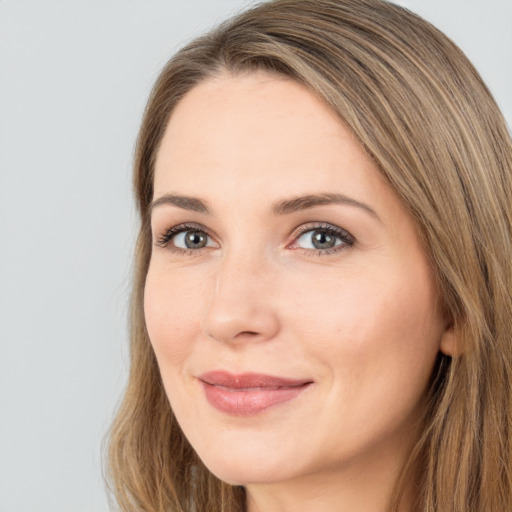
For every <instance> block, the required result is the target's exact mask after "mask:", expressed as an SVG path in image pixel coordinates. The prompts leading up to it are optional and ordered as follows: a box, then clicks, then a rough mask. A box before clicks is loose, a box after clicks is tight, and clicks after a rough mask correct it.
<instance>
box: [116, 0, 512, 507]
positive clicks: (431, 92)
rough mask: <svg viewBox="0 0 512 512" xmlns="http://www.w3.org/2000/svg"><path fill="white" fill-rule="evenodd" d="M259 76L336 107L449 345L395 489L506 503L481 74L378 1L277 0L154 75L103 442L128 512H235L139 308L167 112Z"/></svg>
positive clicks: (507, 227) (511, 349) (500, 301)
mask: <svg viewBox="0 0 512 512" xmlns="http://www.w3.org/2000/svg"><path fill="white" fill-rule="evenodd" d="M253 70H265V71H267V72H269V73H272V74H275V75H277V76H283V77H287V78H288V79H292V80H295V81H297V82H300V83H301V84H303V85H305V86H306V87H307V88H308V89H309V90H310V91H312V92H313V93H314V94H315V95H317V96H318V97H320V98H321V99H322V100H323V101H324V102H325V103H327V104H328V105H329V106H330V108H331V109H332V110H333V111H334V112H335V113H337V114H338V115H339V117H340V119H342V120H343V121H344V122H345V123H346V124H347V125H348V126H349V127H350V128H351V130H352V131H353V132H354V134H355V135H356V136H357V138H358V139H359V141H360V143H361V144H362V145H363V147H364V148H365V150H366V152H367V153H368V154H369V155H370V156H371V158H372V159H373V160H374V161H375V163H376V165H377V166H378V168H379V170H380V172H381V173H382V175H383V176H384V177H385V179H386V180H387V182H388V184H389V186H390V187H391V188H392V189H393V190H394V191H395V192H396V193H397V194H398V196H399V197H400V198H401V200H402V202H403V204H404V206H405V207H406V208H407V209H408V210H409V211H410V213H411V214H412V215H413V217H414V219H415V221H416V223H417V226H418V230H419V232H420V234H421V237H422V242H423V245H424V248H425V252H426V254H427V256H428V258H429V260H430V262H431V265H432V267H433V269H434V273H435V276H436V279H437V284H438V287H439V290H440V295H441V298H442V302H443V307H444V310H445V312H446V314H447V315H449V318H450V319H451V322H452V325H453V329H455V332H456V333H457V339H458V354H457V355H456V356H454V357H453V358H449V357H447V356H439V360H438V364H437V366H436V370H435V372H434V375H433V378H432V386H431V389H430V391H429V400H428V407H427V410H426V411H425V418H424V427H423V431H422V434H421V436H420V437H419V439H418V440H417V443H416V446H415V447H414V449H413V450H412V452H411V454H410V457H409V460H408V462H407V464H406V466H405V467H404V469H403V471H402V476H401V478H400V479H399V481H398V482H397V486H396V490H395V493H394V495H393V499H392V503H390V507H389V508H390V510H397V509H398V506H399V502H400V497H401V493H402V489H403V488H404V484H405V482H406V481H407V482H409V483H410V482H411V481H414V482H415V493H416V495H415V500H416V501H415V508H414V510H415V511H423V512H437V511H443V512H468V511H471V512H484V511H490V510H492V511H493V512H505V511H506V510H510V506H511V503H512V445H511V442H512V403H511V402H512V400H511V396H512V394H511V389H512V388H511V386H512V296H511V290H512V268H511V265H512V219H511V217H512V206H511V205H512V142H511V138H510V134H509V132H508V129H507V126H506V123H505V121H504V119H503V116H502V115H501V113H500V111H499V109H498V107H497V106H496V103H495V101H494V100H493V98H492V96H491V94H490V93H489V91H488V89H487V87H486V86H485V84H484V83H483V81H482V80H481V78H480V76H479V75H478V73H477V72H476V70H475V69H474V67H473V66H472V65H471V63H470V62H469V61H468V59H467V58H466V57H465V56H464V54H463V53H462V52H461V51H460V49H458V48H457V47H456V45H455V44H454V43H453V42H451V41H450V40H449V39H448V38H447V37H446V36H445V35H443V34H442V33H441V32H439V31H438V30H437V29H435V28H434V27H432V26H431V25H430V24H429V23H427V22H426V21H424V20H423V19H421V18H420V17H418V16H416V15H415V14H413V13H411V12H409V11H408V10H406V9H404V8H401V7H398V6H396V5H393V4H391V3H387V2H384V1H382V0H275V1H270V2H266V3H263V4H260V5H257V6H255V7H253V8H252V9H250V10H247V11H245V12H243V13H242V14H240V15H238V16H236V17H234V18H232V19H230V20H228V21H227V22H225V23H224V24H222V25H220V26H219V27H217V28H215V29H214V30H213V31H211V32H209V33H208V34H206V35H204V36H202V37H200V38H198V39H196V40H194V41H193V42H191V43H190V44H188V45H187V46H186V47H184V48H183V49H181V50H180V51H179V52H178V53H177V54H176V55H174V56H173V57H172V58H171V60H170V61H169V62H168V64H167V65H166V66H165V68H164V69H163V71H162V72H161V74H160V76H159V78H158V80H157V81H156V84H155V86H154V88H153V90H152V93H151V95H150V98H149V101H148V104H147V107H146V110H145V114H144V117H143V120H142V125H141V128H140V133H139V137H138V142H137V149H136V155H135V163H134V188H135V195H136V200H137V205H138V210H139V213H140V222H141V224H140V233H139V237H138V241H137V246H136V252H135V269H134V284H133V295H132V302H131V345H130V351H131V352H130V354H131V367H130V373H129V380H128V384H127V388H126V391H125V394H124V398H123V401H122V403H121V405H120V407H119V410H118V412H117V416H116V418H115V421H114V423H113V425H112V428H111V431H110V437H109V447H108V464H109V483H110V488H111V490H112V493H113V495H114V497H115V500H116V501H117V503H118V504H119V507H120V509H121V510H122V511H124V512H136V511H137V512H140V511H144V512H185V511H186V512H202V511H208V512H242V511H243V510H245V507H246V504H245V493H244V489H243V488H242V487H232V486H230V485H228V484H225V483H223V482H221V481H220V480H218V479H217V478H216V477H215V476H213V475H212V474H211V473H210V472H209V471H208V469H207V468H206V467H205V466H204V465H203V464H202V463H201V461H200V460H199V458H198V457H197V455H196V454H195V452H194V450H193V448H192V447H191V446H190V444H189V443H188V441H187V439H186V438H185V436H184V435H183V433H182V432H181V430H180V428H179V426H178V424H177V422H176V419H175V418H174V415H173V412H172V410H171V408H170V405H169V402H168V400H167V397H166V395H165V391H164V388H163V385H162V381H161V378H160V374H159V370H158V366H157V363H156V359H155V356H154V353H153V350H152V347H151V344H150V341H149V338H148V334H147V331H146V327H145V321H144V314H143V293H144V284H145V277H146V273H147V270H148V264H149V260H150V255H151V235H150V230H149V216H148V206H149V204H150V202H151V200H152V196H153V167H154V162H155V156H156V154H157V151H158V148H159V144H160V141H161V139H162V136H163V133H164V130H165V128H166V126H167V123H168V121H169V117H170V115H171V114H172V111H173V109H174V107H175V106H176V104H177V103H178V102H179V101H180V99H181V98H183V96H184V95H185V94H187V92H188V91H190V90H191V89H192V88H193V87H195V86H196V85H197V84H198V83H200V82H203V81H205V80H208V78H210V77H213V76H216V75H218V74H220V73H223V72H226V71H227V72H230V73H232V74H235V75H236V74H237V73H245V72H250V71H253Z"/></svg>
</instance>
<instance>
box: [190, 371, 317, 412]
mask: <svg viewBox="0 0 512 512" xmlns="http://www.w3.org/2000/svg"><path fill="white" fill-rule="evenodd" d="M199 381H200V382H201V384H202V386H203V389H204V392H205V395H206V399H207V400H208V402H209V403H210V405H212V406H213V407H214V408H216V409H217V410H219V411H221V412H223V413H226V414H230V415H234V416H252V415H255V414H258V413H260V412H262V411H264V410H266V409H268V408H270V407H274V406H277V405H279V404H283V403H285V402H288V401H290V400H293V399H294V398H296V397H298V396H299V395H300V394H302V393H303V392H304V391H305V390H306V389H307V388H309V387H310V385H311V384H313V381H312V380H311V379H288V378H283V377H276V376H273V375H264V374H258V373H243V374H238V375H235V374H231V373H229V372H225V371H221V370H217V371H212V372H207V373H205V374H203V375H201V376H200V377H199Z"/></svg>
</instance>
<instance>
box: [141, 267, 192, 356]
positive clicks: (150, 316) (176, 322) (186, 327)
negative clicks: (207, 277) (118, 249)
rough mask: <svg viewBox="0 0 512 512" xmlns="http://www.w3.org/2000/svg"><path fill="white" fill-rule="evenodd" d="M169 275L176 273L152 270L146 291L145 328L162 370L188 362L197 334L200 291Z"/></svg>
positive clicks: (149, 273) (147, 279) (148, 277)
mask: <svg viewBox="0 0 512 512" xmlns="http://www.w3.org/2000/svg"><path fill="white" fill-rule="evenodd" d="M175 273H176V272H174V274H175ZM168 274H170V275H171V276H172V274H173V273H162V272H158V271H156V270H154V269H152V268H151V267H150V269H149V272H148V275H147V278H146V285H145V289H144V316H145V319H146V326H147V330H148V334H149V338H150V340H151V344H152V346H153V349H154V351H155V354H156V357H157V360H158V363H159V365H160V366H163V365H169V364H171V365H179V364H180V363H182V362H183V361H185V360H186V358H187V356H188V355H189V354H190V352H191V351H192V348H193V342H192V341H193V340H194V339H195V337H197V330H198V318H199V301H198V294H197V291H196V292H194V291H193V290H192V289H190V287H187V286H186V285H184V284H183V283H182V281H181V280H178V279H174V278H172V277H168ZM178 274H179V272H178ZM162 276H163V277H162Z"/></svg>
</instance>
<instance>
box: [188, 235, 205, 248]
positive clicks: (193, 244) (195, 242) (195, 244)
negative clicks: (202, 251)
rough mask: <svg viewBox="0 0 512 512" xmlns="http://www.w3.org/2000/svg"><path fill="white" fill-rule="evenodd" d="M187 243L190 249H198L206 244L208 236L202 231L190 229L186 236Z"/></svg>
mask: <svg viewBox="0 0 512 512" xmlns="http://www.w3.org/2000/svg"><path fill="white" fill-rule="evenodd" d="M185 245H186V246H187V247H188V248H189V249H198V248H201V247H204V246H205V245H206V237H205V236H204V233H201V232H200V231H190V232H188V233H187V236H186V237H185Z"/></svg>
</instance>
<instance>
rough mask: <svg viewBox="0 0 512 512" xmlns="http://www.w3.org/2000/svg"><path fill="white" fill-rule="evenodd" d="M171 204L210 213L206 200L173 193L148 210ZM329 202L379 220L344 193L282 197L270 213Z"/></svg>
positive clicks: (287, 212) (370, 211) (298, 209)
mask: <svg viewBox="0 0 512 512" xmlns="http://www.w3.org/2000/svg"><path fill="white" fill-rule="evenodd" d="M168 204H169V205H173V206H177V207H178V208H182V209H184V210H190V211H194V212H199V213H205V214H210V213H211V210H210V207H209V206H208V203H207V202H206V201H203V200H202V199H199V198H197V197H190V196H180V195H175V194H165V195H163V196H161V197H159V198H158V199H155V200H154V201H153V202H152V203H151V205H150V208H149V210H150V212H151V211H153V210H154V209H155V208H157V207H158V206H161V205H168ZM330 204H341V205H344V206H352V207H356V208H360V209H362V210H364V211H366V212H367V213H369V214H370V215H372V217H375V218H376V219H377V220H380V218H379V216H378V215H377V213H376V212H375V210H373V209H372V208H371V207H370V206H368V205H367V204H365V203H362V202H361V201H357V200H356V199H353V198H352V197H349V196H346V195H344V194H332V193H325V194H309V195H305V196H298V197H294V198H291V199H284V200H282V201H278V202H277V203H274V205H273V206H272V213H273V214H274V215H289V214H291V213H295V212H298V211H302V210H307V209H309V208H314V207H315V206H325V205H330Z"/></svg>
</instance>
